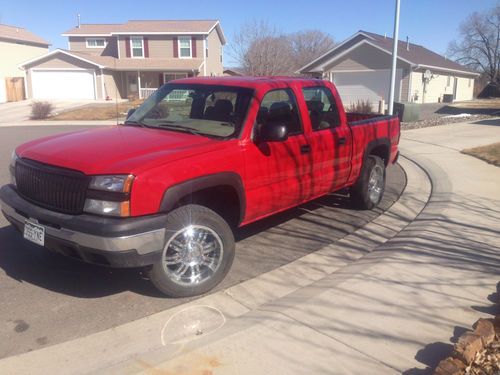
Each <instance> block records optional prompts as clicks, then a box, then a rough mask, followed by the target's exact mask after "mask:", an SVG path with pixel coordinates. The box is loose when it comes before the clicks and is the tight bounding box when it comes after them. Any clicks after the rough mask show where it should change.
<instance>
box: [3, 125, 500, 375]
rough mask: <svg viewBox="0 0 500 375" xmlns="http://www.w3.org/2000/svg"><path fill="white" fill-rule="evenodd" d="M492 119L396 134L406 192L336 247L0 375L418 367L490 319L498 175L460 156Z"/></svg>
mask: <svg viewBox="0 0 500 375" xmlns="http://www.w3.org/2000/svg"><path fill="white" fill-rule="evenodd" d="M488 121H489V122H488V123H489V124H490V125H469V124H460V125H459V124H453V125H449V126H439V127H433V128H424V129H418V130H412V131H407V132H405V133H403V136H402V140H401V151H402V154H403V155H404V156H405V157H407V158H408V159H409V160H411V161H409V160H406V159H405V158H402V160H401V163H402V165H403V167H404V168H405V171H406V172H407V175H408V176H407V177H408V185H407V189H406V190H405V192H404V193H403V195H402V197H401V199H400V200H399V201H398V202H397V203H395V204H394V205H393V207H391V209H390V210H389V211H388V212H387V213H386V214H384V215H382V216H380V217H379V218H377V219H376V220H375V221H373V222H372V223H370V224H368V225H367V226H366V227H364V228H362V229H360V230H359V231H357V232H355V233H354V234H353V235H350V236H348V237H346V238H344V239H343V240H341V241H339V242H338V243H335V244H333V245H331V246H327V247H326V248H324V249H322V250H320V251H318V252H317V253H314V254H310V255H308V256H306V257H304V258H302V259H300V260H298V261H295V262H293V263H291V264H289V265H287V266H284V267H282V268H280V269H278V270H275V271H271V272H270V273H269V274H265V275H262V276H260V277H258V278H256V279H253V280H249V281H248V282H245V283H242V284H239V285H237V286H235V287H232V288H230V289H228V290H226V291H223V292H218V293H215V294H213V295H210V296H206V297H204V298H201V299H199V300H195V301H193V302H191V303H189V304H188V305H186V306H183V307H179V308H175V309H173V310H171V311H166V312H162V313H159V314H156V315H153V316H150V317H147V318H145V319H141V320H140V321H136V322H131V323H129V324H126V325H124V326H121V327H117V328H115V329H113V330H109V331H105V332H101V333H98V334H95V335H91V336H88V337H85V338H82V339H79V340H75V341H72V342H68V343H64V344H60V345H55V346H53V347H48V348H45V349H42V350H38V351H35V352H31V353H26V354H22V355H19V356H16V357H11V358H6V359H4V360H1V361H0V373H9V374H13V373H32V374H34V373H85V372H93V373H95V372H101V373H116V374H133V373H162V374H177V375H184V374H185V375H187V374H344V373H345V374H392V373H394V374H396V373H402V372H405V371H406V373H407V374H420V373H422V372H420V370H419V369H425V368H426V366H434V365H435V364H437V361H439V359H441V357H444V356H445V355H444V354H445V353H444V352H445V351H446V350H449V348H450V338H451V337H453V336H454V334H455V333H457V332H460V331H461V329H463V328H467V327H470V326H471V324H472V323H474V322H475V321H476V320H477V319H478V318H479V317H481V316H484V315H486V312H487V311H488V307H489V305H490V304H489V302H488V299H487V297H488V295H489V294H491V293H493V292H495V291H496V287H497V283H498V282H499V279H500V277H499V270H500V225H499V224H500V194H499V193H500V169H499V168H497V167H494V166H491V165H489V164H486V163H485V162H482V161H480V160H478V159H475V158H473V157H470V156H466V155H463V154H461V153H460V152H459V150H461V149H463V148H469V147H474V146H478V145H484V144H489V143H494V142H499V141H500V121H497V123H495V122H492V121H491V120H488ZM495 124H496V126H495ZM412 161H413V162H415V163H416V164H414V163H413V162H412ZM419 166H420V167H421V168H423V169H420V168H419ZM431 189H432V190H431ZM429 196H430V197H429ZM372 250H373V251H372ZM353 260H356V261H354V262H353Z"/></svg>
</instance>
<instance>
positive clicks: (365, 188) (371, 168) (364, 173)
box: [351, 155, 385, 210]
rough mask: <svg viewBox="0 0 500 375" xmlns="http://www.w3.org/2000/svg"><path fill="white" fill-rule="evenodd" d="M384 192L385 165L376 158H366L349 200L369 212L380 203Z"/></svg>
mask: <svg viewBox="0 0 500 375" xmlns="http://www.w3.org/2000/svg"><path fill="white" fill-rule="evenodd" d="M384 190H385V164H384V161H383V160H382V159H381V158H379V157H378V156H374V155H370V156H368V157H367V158H366V160H365V162H364V163H363V166H362V167H361V173H360V175H359V177H358V180H357V181H356V183H355V184H354V185H353V186H352V188H351V200H352V202H353V203H354V204H355V205H356V206H357V207H358V208H361V209H363V210H371V209H373V208H375V207H377V205H378V204H379V203H380V201H381V200H382V196H383V195H384Z"/></svg>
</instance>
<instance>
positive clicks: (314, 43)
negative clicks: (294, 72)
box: [290, 30, 335, 69]
mask: <svg viewBox="0 0 500 375" xmlns="http://www.w3.org/2000/svg"><path fill="white" fill-rule="evenodd" d="M290 40H291V45H292V57H293V62H294V65H295V69H300V68H302V67H303V66H304V65H306V64H307V63H309V62H311V61H312V60H314V59H316V58H317V57H319V56H321V55H323V54H324V53H325V52H327V51H329V50H330V49H332V48H333V47H334V45H335V42H334V40H333V38H332V37H331V36H330V35H329V34H326V33H324V32H323V31H321V30H304V31H298V32H296V33H293V34H291V35H290Z"/></svg>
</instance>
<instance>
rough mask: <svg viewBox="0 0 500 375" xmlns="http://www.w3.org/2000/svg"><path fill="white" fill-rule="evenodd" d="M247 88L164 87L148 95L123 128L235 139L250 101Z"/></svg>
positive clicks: (250, 92) (249, 93)
mask: <svg viewBox="0 0 500 375" xmlns="http://www.w3.org/2000/svg"><path fill="white" fill-rule="evenodd" d="M252 94H253V91H252V90H251V89H247V88H241V87H230V86H218V85H196V84H187V85H181V84H166V85H165V86H163V87H161V88H160V89H159V90H158V91H156V92H155V93H154V94H153V95H151V96H150V97H149V98H148V99H147V100H146V101H145V102H144V103H143V104H142V105H141V106H140V107H139V108H138V109H137V110H136V111H135V112H134V113H133V114H132V115H131V116H130V117H129V118H128V119H127V120H126V121H125V125H128V124H130V125H137V124H138V125H142V126H147V127H151V128H159V129H166V130H172V131H182V132H188V133H192V134H199V135H205V136H212V137H220V138H235V137H237V136H238V135H239V133H240V129H241V127H242V125H243V121H244V120H245V116H246V113H247V110H248V106H249V104H250V99H251V98H252Z"/></svg>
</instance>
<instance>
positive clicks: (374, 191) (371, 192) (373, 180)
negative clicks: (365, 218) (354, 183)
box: [368, 165, 384, 204]
mask: <svg viewBox="0 0 500 375" xmlns="http://www.w3.org/2000/svg"><path fill="white" fill-rule="evenodd" d="M383 191H384V169H383V168H382V167H381V166H380V165H375V166H374V167H373V169H372V171H371V173H370V178H369V179H368V196H369V197H370V201H372V202H373V203H375V204H377V203H378V202H379V201H380V199H381V197H382V192H383Z"/></svg>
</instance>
